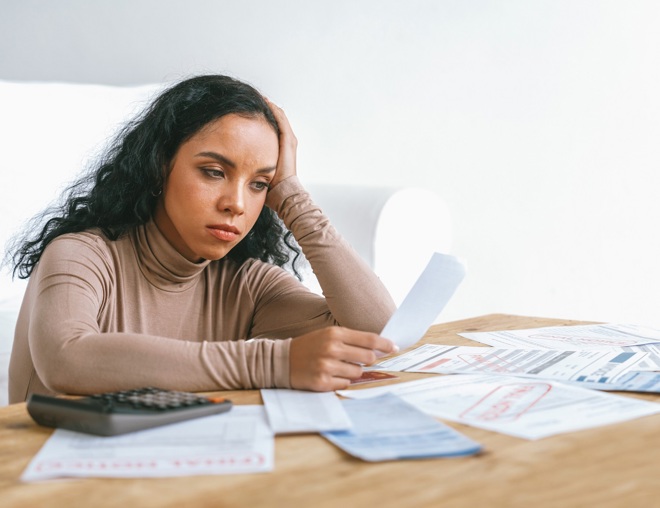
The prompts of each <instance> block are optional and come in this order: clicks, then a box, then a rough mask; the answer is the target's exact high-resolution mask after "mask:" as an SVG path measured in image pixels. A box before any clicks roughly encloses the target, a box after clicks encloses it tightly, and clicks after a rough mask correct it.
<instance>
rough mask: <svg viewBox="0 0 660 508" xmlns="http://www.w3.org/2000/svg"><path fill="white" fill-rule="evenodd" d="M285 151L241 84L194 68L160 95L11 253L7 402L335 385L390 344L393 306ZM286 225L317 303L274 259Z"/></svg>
mask: <svg viewBox="0 0 660 508" xmlns="http://www.w3.org/2000/svg"><path fill="white" fill-rule="evenodd" d="M296 144H297V141H296V139H295V136H294V134H293V132H292V130H291V127H290V126H289V123H288V120H287V118H286V116H285V115H284V112H283V111H282V110H281V109H279V108H278V107H276V106H275V105H273V104H271V103H270V102H268V101H267V100H265V99H264V98H263V97H262V96H261V95H260V94H259V93H258V92H257V91H256V90H255V89H253V88H252V87H251V86H249V85H247V84H245V83H241V82H239V81H236V80H234V79H232V78H229V77H226V76H199V77H195V78H192V79H189V80H186V81H183V82H181V83H179V84H177V85H175V86H173V87H172V88H170V89H169V90H166V91H165V92H163V93H162V94H161V95H160V96H159V97H158V98H157V99H156V100H155V101H154V103H153V104H152V105H151V106H150V107H149V108H147V110H146V111H145V112H144V113H143V114H142V115H141V116H140V117H139V118H138V119H137V120H135V121H134V122H132V123H131V124H129V125H128V126H127V127H126V128H125V129H124V130H123V131H122V133H121V134H120V135H119V136H118V137H117V139H116V141H115V143H114V144H113V146H112V147H111V148H110V150H109V151H108V154H107V155H106V157H105V158H104V159H103V160H102V161H101V162H100V163H99V166H98V168H97V169H96V171H95V172H94V173H93V175H92V177H91V181H90V182H84V181H82V182H79V184H78V185H76V186H74V187H73V190H72V192H71V193H70V194H69V196H68V200H67V201H66V204H65V206H64V207H63V208H62V209H61V210H60V211H59V212H58V213H56V214H55V215H54V216H53V217H51V218H50V219H49V220H48V221H47V222H46V223H45V225H43V226H42V227H41V230H40V231H39V233H38V234H37V235H36V236H35V237H33V238H26V239H24V240H23V242H22V243H21V244H20V245H19V248H18V249H17V250H16V252H15V253H14V258H13V259H14V271H15V273H18V274H19V276H21V277H29V278H30V281H29V284H28V288H27V290H26V294H25V297H24V301H23V305H22V308H21V311H20V315H19V318H18V323H17V327H16V334H15V338H14V347H13V350H12V357H11V363H10V368H9V377H10V379H9V392H10V395H9V398H10V401H11V402H17V401H22V400H25V399H26V398H27V397H28V395H29V394H30V393H32V392H38V393H76V394H89V393H98V392H104V391H114V390H121V389H128V388H135V387H140V386H158V387H161V388H166V389H178V390H186V391H211V390H219V389H235V388H261V387H282V388H287V387H290V388H296V389H307V390H317V391H325V390H335V389H339V388H344V387H346V386H347V385H348V384H349V383H350V380H351V379H355V378H358V377H360V375H361V372H362V367H361V366H360V364H370V363H373V362H374V361H375V359H376V351H380V352H382V353H390V352H393V351H394V350H395V346H394V345H393V344H392V343H391V342H390V341H389V340H387V339H384V338H382V337H379V336H378V335H377V333H378V332H379V331H380V330H381V329H382V328H383V326H384V325H385V323H386V321H387V320H388V319H389V317H390V315H391V314H392V312H393V310H394V304H393V302H392V300H391V298H390V296H389V294H388V293H387V291H386V289H385V288H384V287H383V285H382V284H381V283H380V281H379V280H378V279H377V277H376V276H375V275H374V274H373V273H372V272H371V271H370V270H369V268H368V267H367V266H366V264H365V263H364V262H362V261H361V259H360V258H359V257H358V256H357V254H356V253H355V252H354V251H353V250H352V249H351V248H350V247H349V246H348V245H347V244H346V242H345V241H344V240H343V239H342V238H341V237H340V236H339V235H338V234H337V232H336V231H335V230H334V229H333V227H332V226H331V225H330V223H329V222H328V220H327V218H326V217H324V216H323V214H322V212H321V210H320V209H319V208H318V207H316V206H315V205H314V204H313V202H312V201H311V199H310V197H309V195H308V194H307V193H306V192H305V190H304V189H303V187H302V186H301V184H300V182H299V180H298V178H297V176H296ZM277 216H279V218H280V219H281V221H282V222H283V223H284V225H285V226H286V227H287V228H288V229H289V230H290V232H289V231H285V229H284V228H283V227H282V225H281V223H280V222H279V220H278V219H277ZM291 233H292V234H293V237H294V238H295V240H296V241H297V243H298V244H299V245H300V247H301V248H302V251H303V253H304V254H305V256H306V257H307V259H308V260H309V262H310V264H311V266H312V268H313V270H314V272H315V274H316V275H317V278H318V280H319V283H320V285H321V287H322V288H323V292H324V297H321V296H318V295H315V294H313V293H311V292H309V291H308V290H307V289H306V288H304V286H302V285H301V284H300V282H299V281H298V280H297V279H295V278H294V277H293V276H291V275H290V274H289V273H288V272H286V271H284V270H283V269H282V268H281V266H283V265H284V264H285V263H286V262H288V260H289V254H290V253H291V252H292V250H293V253H294V254H295V253H299V251H297V248H296V247H289V246H291V245H295V244H294V242H292V241H291V240H290V236H291Z"/></svg>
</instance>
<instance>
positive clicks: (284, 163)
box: [266, 99, 298, 189]
mask: <svg viewBox="0 0 660 508" xmlns="http://www.w3.org/2000/svg"><path fill="white" fill-rule="evenodd" d="M266 102H267V103H268V105H269V106H270V110H271V111H272V112H273V115H274V116H275V120H277V126H278V127H279V129H280V153H279V158H278V160H277V171H276V173H275V177H274V178H273V180H272V181H271V182H270V187H271V189H272V188H273V187H275V186H276V185H277V184H278V183H280V182H281V181H282V180H285V179H287V178H289V177H290V176H294V175H295V174H296V150H297V149H298V140H297V139H296V136H295V134H294V133H293V129H291V124H289V120H288V118H287V117H286V115H285V114H284V111H283V110H282V108H280V107H278V106H277V105H275V104H273V103H272V102H271V101H270V100H269V99H266Z"/></svg>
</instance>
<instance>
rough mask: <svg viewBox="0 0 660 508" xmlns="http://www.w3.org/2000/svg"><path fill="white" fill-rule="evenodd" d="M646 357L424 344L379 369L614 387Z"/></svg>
mask: <svg viewBox="0 0 660 508" xmlns="http://www.w3.org/2000/svg"><path fill="white" fill-rule="evenodd" d="M647 356H648V353H625V352H621V351H600V350H586V351H554V350H549V349H536V350H529V349H501V348H494V347H471V346H440V345H435V344H424V345H422V346H420V347H418V348H415V349H414V350H413V351H411V352H408V353H405V354H402V355H399V356H398V357H396V358H395V359H393V360H391V361H390V360H388V361H384V362H380V363H379V364H378V367H379V368H380V369H383V370H391V368H390V367H389V366H388V365H389V364H390V363H396V366H397V368H398V369H399V370H406V371H408V372H424V373H436V374H456V373H466V374H498V375H510V376H524V377H536V378H543V379H557V380H564V381H588V382H597V383H616V382H617V381H618V379H620V378H621V377H622V376H623V375H625V374H627V373H628V372H631V371H636V370H642V369H640V364H642V363H643V362H644V360H645V359H646V358H647Z"/></svg>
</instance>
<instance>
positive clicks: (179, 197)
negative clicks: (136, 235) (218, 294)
mask: <svg viewBox="0 0 660 508" xmlns="http://www.w3.org/2000/svg"><path fill="white" fill-rule="evenodd" d="M278 152H279V143H278V138H277V134H276V133H275V131H274V130H273V127H272V126H271V125H270V124H269V123H268V122H267V121H266V120H265V119H264V118H261V117H256V118H245V117H242V116H238V115H235V114H230V115H226V116H223V117H221V118H219V119H218V120H215V121H213V122H211V123H209V124H208V125H207V126H206V127H204V128H203V129H202V130H201V131H199V132H198V133H197V134H195V135H194V136H193V137H192V138H190V139H189V140H188V141H186V142H185V143H183V144H182V145H181V146H180V147H179V150H178V151H177V153H176V154H175V156H174V159H173V161H172V169H171V171H170V174H169V176H168V178H167V182H166V183H165V186H164V187H163V194H162V197H161V200H160V202H159V203H158V206H157V207H156V213H155V221H156V225H157V226H158V229H160V231H161V232H162V233H163V234H164V235H165V237H166V238H167V240H168V241H169V242H170V243H171V244H172V245H173V246H174V247H175V248H176V249H177V251H179V253H181V254H182V255H183V256H185V257H186V258H187V259H189V260H190V261H194V262H197V261H201V260H202V259H210V260H215V259H220V258H223V257H224V256H226V255H227V253H228V252H229V251H230V250H231V249H232V248H234V246H235V245H236V244H237V243H238V242H240V241H241V240H242V239H243V238H244V237H245V236H246V235H247V234H248V233H249V232H250V230H251V229H252V227H253V226H254V224H255V222H256V221H257V218H258V217H259V214H260V213H261V209H262V208H263V206H264V202H265V200H266V191H267V190H268V184H269V183H270V181H271V180H272V178H273V176H274V175H275V168H276V166H277V157H278Z"/></svg>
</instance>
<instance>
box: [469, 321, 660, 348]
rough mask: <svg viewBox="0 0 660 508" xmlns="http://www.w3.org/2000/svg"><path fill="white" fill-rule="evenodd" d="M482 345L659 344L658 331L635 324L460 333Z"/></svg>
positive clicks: (515, 346)
mask: <svg viewBox="0 0 660 508" xmlns="http://www.w3.org/2000/svg"><path fill="white" fill-rule="evenodd" d="M459 335H461V336H462V337H465V338H466V339H472V340H476V341H477V342H481V343H482V344H488V345H489V346H496V347H501V348H513V349H601V348H610V347H625V346H641V345H644V344H654V343H660V330H658V329H656V328H649V327H644V326H635V325H617V324H602V325H576V326H547V327H543V328H528V329H526V330H503V331H498V332H472V333H459Z"/></svg>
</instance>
